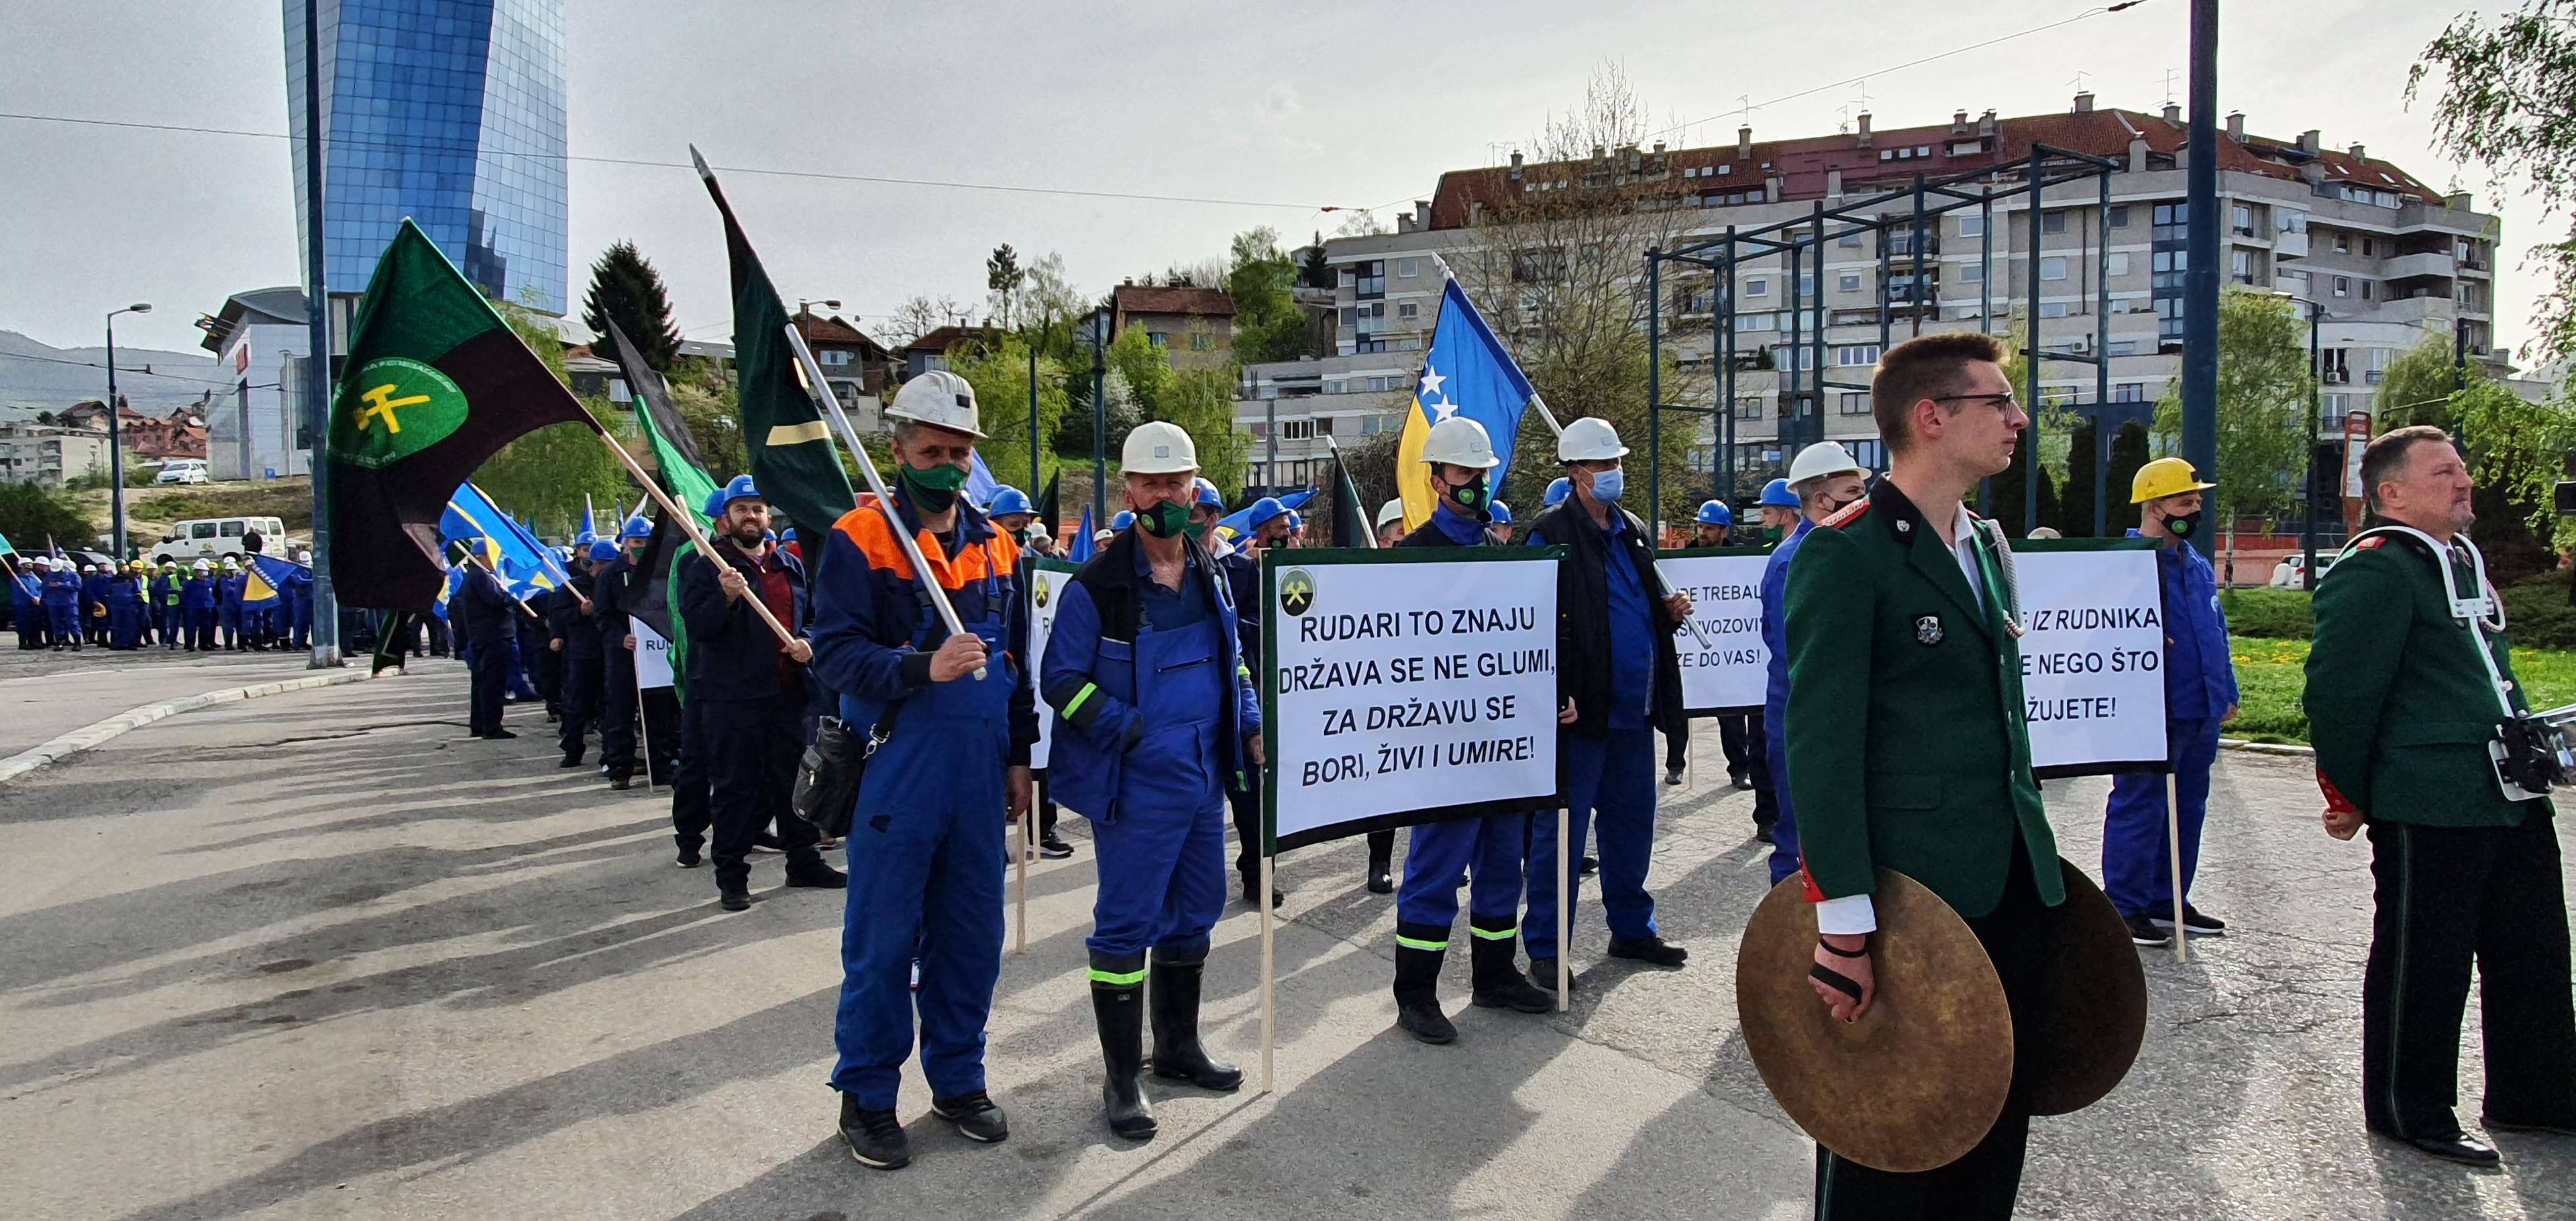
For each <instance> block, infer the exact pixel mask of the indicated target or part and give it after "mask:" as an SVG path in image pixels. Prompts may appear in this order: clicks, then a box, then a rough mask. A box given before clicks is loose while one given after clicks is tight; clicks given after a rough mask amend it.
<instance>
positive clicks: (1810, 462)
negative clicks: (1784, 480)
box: [1789, 441, 1869, 487]
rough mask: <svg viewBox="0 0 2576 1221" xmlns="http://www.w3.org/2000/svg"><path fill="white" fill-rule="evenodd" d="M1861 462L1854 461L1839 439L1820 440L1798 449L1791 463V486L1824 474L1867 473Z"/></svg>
mask: <svg viewBox="0 0 2576 1221" xmlns="http://www.w3.org/2000/svg"><path fill="white" fill-rule="evenodd" d="M1868 473H1869V472H1868V471H1867V470H1865V469H1863V468H1862V466H1861V464H1860V463H1857V462H1854V461H1852V456H1851V451H1850V450H1847V449H1844V448H1843V447H1842V443H1841V442H1839V441H1818V442H1816V443H1815V444H1813V445H1810V446H1808V447H1807V448H1805V449H1802V450H1799V451H1798V456H1797V458H1796V459H1795V460H1794V461H1792V462H1790V463H1789V486H1791V487H1796V486H1798V485H1799V484H1802V483H1805V482H1806V481H1808V480H1810V479H1814V478H1817V477H1819V476H1823V475H1867V474H1868Z"/></svg>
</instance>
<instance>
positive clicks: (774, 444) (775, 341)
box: [689, 148, 859, 538]
mask: <svg viewBox="0 0 2576 1221" xmlns="http://www.w3.org/2000/svg"><path fill="white" fill-rule="evenodd" d="M689 157H690V159H691V160H693V161H695V162H696V163H697V166H698V177H699V178H701V179H703V180H705V182H706V184H707V194H708V195H710V196H713V197H714V198H715V201H716V211H717V212H720V213H722V214H723V215H724V228H725V254H726V256H727V258H728V261H729V262H731V264H732V266H733V366H734V371H735V373H736V374H737V375H738V377H739V379H740V380H739V383H738V384H739V385H740V387H741V390H740V393H741V407H740V412H741V414H740V419H741V420H742V448H743V452H744V453H745V454H747V455H749V457H750V459H751V479H752V482H754V483H756V484H759V485H760V495H761V498H762V499H764V500H767V501H768V502H769V505H770V507H771V508H772V509H774V510H779V511H782V512H784V513H785V514H786V516H787V518H788V520H789V521H790V522H792V523H794V524H795V525H797V526H800V527H803V529H802V531H801V533H802V535H803V537H806V538H820V537H822V536H823V532H824V531H826V530H828V529H830V528H831V526H832V523H834V522H836V521H839V520H841V515H842V514H844V513H847V512H849V511H850V510H851V509H853V508H856V507H857V506H858V503H859V500H858V497H856V496H854V495H852V494H851V493H850V477H849V475H847V474H846V473H844V472H843V471H842V469H841V457H840V454H839V453H838V452H836V451H835V450H834V449H833V448H832V426H831V425H830V424H828V423H826V422H825V421H824V419H823V416H822V413H821V412H820V411H819V410H817V409H816V407H815V406H814V400H813V399H812V397H810V396H808V395H807V394H806V392H805V383H804V380H803V373H802V371H801V370H799V369H798V368H797V367H796V353H795V351H794V350H793V349H791V348H789V347H788V346H787V307H786V305H784V304H782V303H781V302H780V301H779V299H778V290H777V289H776V288H773V287H771V286H770V283H769V273H768V272H766V271H763V270H762V269H761V266H760V256H759V255H756V254H754V253H752V250H751V239H750V238H748V237H745V236H744V235H743V231H742V224H741V222H739V221H737V220H735V219H734V215H733V207H732V205H730V204H727V203H726V202H725V197H724V190H723V189H722V188H720V187H718V186H717V185H716V175H715V171H713V170H710V169H708V168H707V162H706V158H704V157H700V156H698V150H697V149H695V148H691V149H690V150H689ZM782 524H783V523H782Z"/></svg>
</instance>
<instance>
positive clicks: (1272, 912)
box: [1252, 845, 1279, 1094]
mask: <svg viewBox="0 0 2576 1221" xmlns="http://www.w3.org/2000/svg"><path fill="white" fill-rule="evenodd" d="M1278 861H1279V858H1278V857H1277V856H1276V855H1273V851H1272V850H1271V849H1270V848H1269V847H1268V846H1267V845H1264V848H1263V851H1262V853H1261V890H1260V892H1259V894H1258V895H1257V896H1256V897H1255V898H1254V899H1253V901H1252V905H1253V906H1254V907H1257V908H1259V909H1261V1092H1262V1093H1264V1094H1267V1093H1270V1092H1272V1091H1273V1090H1275V1089H1277V1088H1278V1078H1277V1076H1276V1075H1275V1074H1274V1073H1273V1072H1272V1071H1271V1055H1270V1052H1271V1048H1272V1047H1273V1046H1274V1045H1275V1041H1276V1037H1277V1034H1278V1029H1279V1016H1278V1015H1279V1006H1278V983H1277V980H1276V978H1275V973H1276V971H1277V959H1276V958H1274V957H1273V951H1272V949H1271V928H1272V926H1274V925H1276V924H1277V923H1278V919H1277V915H1278V909H1277V908H1274V907H1272V906H1271V905H1270V896H1271V893H1272V887H1273V885H1274V884H1275V882H1276V873H1275V870H1277V868H1278Z"/></svg>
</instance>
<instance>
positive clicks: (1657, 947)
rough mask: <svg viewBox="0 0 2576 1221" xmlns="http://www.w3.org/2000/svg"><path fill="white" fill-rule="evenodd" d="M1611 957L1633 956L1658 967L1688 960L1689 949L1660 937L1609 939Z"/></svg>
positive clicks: (1670, 965) (1673, 965)
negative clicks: (1628, 939)
mask: <svg viewBox="0 0 2576 1221" xmlns="http://www.w3.org/2000/svg"><path fill="white" fill-rule="evenodd" d="M1610 956H1611V957H1612V958H1634V959H1636V960H1637V961H1639V962H1644V963H1652V964H1654V965H1655V966H1659V967H1678V966H1680V965H1682V964H1683V963H1686V962H1689V961H1690V951H1689V950H1685V949H1683V948H1682V947H1680V946H1677V945H1674V944H1672V943H1671V942H1669V941H1666V940H1664V939H1663V938H1661V937H1640V938H1638V939H1637V940H1635V941H1621V940H1619V939H1618V938H1616V937H1613V938H1611V939H1610Z"/></svg>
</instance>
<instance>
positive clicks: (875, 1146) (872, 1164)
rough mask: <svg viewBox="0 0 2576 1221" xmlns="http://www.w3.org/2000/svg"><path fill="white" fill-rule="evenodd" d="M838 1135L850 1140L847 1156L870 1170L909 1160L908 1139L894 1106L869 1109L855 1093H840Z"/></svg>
mask: <svg viewBox="0 0 2576 1221" xmlns="http://www.w3.org/2000/svg"><path fill="white" fill-rule="evenodd" d="M841 1139H842V1140H845V1141H848V1142H850V1157H851V1158H852V1159H853V1160H855V1161H857V1162H858V1164H860V1165H862V1166H865V1167H867V1168H869V1169H871V1170H901V1169H903V1168H904V1167H906V1166H909V1165H911V1164H912V1142H911V1141H909V1140H906V1139H904V1135H903V1124H902V1123H901V1122H900V1121H898V1120H896V1119H895V1117H894V1108H893V1107H887V1108H886V1109H884V1110H882V1111H871V1110H869V1109H867V1108H866V1107H863V1106H860V1105H859V1096H858V1095H856V1094H843V1095H841Z"/></svg>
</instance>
